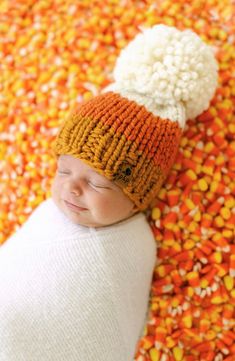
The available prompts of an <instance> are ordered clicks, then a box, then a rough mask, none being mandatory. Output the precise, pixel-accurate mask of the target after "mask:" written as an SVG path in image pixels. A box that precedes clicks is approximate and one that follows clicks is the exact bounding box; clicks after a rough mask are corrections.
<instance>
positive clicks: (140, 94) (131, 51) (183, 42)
mask: <svg viewBox="0 0 235 361" xmlns="http://www.w3.org/2000/svg"><path fill="white" fill-rule="evenodd" d="M217 71H218V66H217V62H216V60H215V57H214V54H213V51H212V49H211V48H210V47H209V46H208V45H206V44H205V43H204V42H203V41H202V40H201V39H200V37H199V36H198V35H196V34H195V33H194V32H192V31H191V30H185V31H180V30H178V29H176V28H174V27H169V26H165V25H156V26H154V27H152V28H149V29H145V30H143V32H142V33H139V34H138V35H137V36H136V37H135V38H134V40H132V41H131V42H130V43H129V44H128V45H127V47H126V48H125V49H123V50H122V51H121V54H120V56H119V57H118V59H117V63H116V66H115V69H114V79H115V83H114V84H111V85H110V86H109V87H108V88H107V90H113V91H117V92H119V93H120V94H121V95H123V96H126V97H127V98H129V99H130V100H136V101H137V99H138V101H139V102H140V104H142V105H146V104H148V110H149V111H151V112H153V113H154V114H157V115H160V114H169V109H168V107H171V108H172V109H174V107H175V109H176V115H175V116H174V111H173V110H172V109H171V110H170V113H171V114H172V119H171V120H177V121H179V122H181V126H184V122H185V120H186V119H189V118H194V117H196V116H198V115H199V114H201V113H202V112H203V111H204V110H206V109H207V108H208V106H209V102H210V100H211V99H212V97H213V95H214V93H215V89H216V87H217ZM107 90H106V91H107ZM181 108H183V110H182V109H181ZM179 109H181V110H180V111H179ZM159 111H160V113H159ZM179 114H180V116H181V117H182V116H183V115H182V114H185V119H178V118H177V117H178V116H179Z"/></svg>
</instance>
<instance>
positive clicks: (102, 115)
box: [54, 92, 181, 210]
mask: <svg viewBox="0 0 235 361" xmlns="http://www.w3.org/2000/svg"><path fill="white" fill-rule="evenodd" d="M180 135H181V129H180V127H179V126H178V123H176V122H172V121H170V120H165V119H160V118H159V117H155V116H153V115H152V114H151V113H149V112H148V111H147V110H146V109H145V107H143V106H139V105H138V104H136V103H135V102H134V101H129V100H128V99H126V98H123V97H121V96H120V95H118V94H115V93H112V92H109V93H105V94H102V95H100V96H97V97H95V98H93V99H91V100H89V101H88V102H86V103H84V104H82V105H81V106H80V107H78V109H77V110H76V111H75V112H74V113H73V114H72V115H71V117H69V118H68V119H67V120H66V121H65V123H64V124H63V126H62V128H61V130H60V132H59V134H58V136H57V138H56V141H55V145H54V152H55V154H56V155H57V156H58V155H60V154H70V155H73V156H74V157H77V158H79V159H81V160H83V161H85V162H86V163H87V164H88V165H90V166H91V167H93V168H94V169H95V170H96V171H97V172H99V173H101V174H102V175H104V176H106V177H107V178H108V179H110V180H112V181H114V182H115V183H116V184H117V185H118V186H120V187H121V188H122V189H123V192H124V193H125V194H126V195H127V196H128V197H129V198H130V199H131V200H132V201H133V202H134V203H135V204H136V205H137V206H138V208H139V209H140V210H143V209H145V208H147V206H148V205H149V204H150V203H151V202H152V200H153V199H154V198H155V197H156V196H157V194H158V192H159V189H160V188H161V186H162V183H163V181H164V179H165V178H166V176H167V174H168V172H169V170H170V168H171V166H172V164H173V162H174V159H175V156H176V154H177V151H178V145H179V141H180Z"/></svg>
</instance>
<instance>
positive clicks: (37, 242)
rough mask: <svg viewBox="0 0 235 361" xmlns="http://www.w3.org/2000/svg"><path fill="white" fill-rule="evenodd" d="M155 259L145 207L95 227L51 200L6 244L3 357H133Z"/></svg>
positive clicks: (89, 360) (31, 360) (59, 360)
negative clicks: (74, 219) (80, 222)
mask: <svg viewBox="0 0 235 361" xmlns="http://www.w3.org/2000/svg"><path fill="white" fill-rule="evenodd" d="M155 261H156V243H155V240H154V237H153V234H152V231H151V229H150V227H149V225H148V223H147V221H146V219H145V215H144V214H142V213H140V214H137V215H135V216H133V217H131V218H129V219H127V220H124V221H122V222H120V223H118V224H115V225H111V226H108V227H102V228H89V227H84V226H80V225H75V224H74V223H72V222H71V221H70V220H69V219H68V218H67V217H66V216H65V215H64V214H63V213H62V212H61V211H60V210H59V209H58V208H57V206H56V205H55V204H54V202H53V200H52V199H51V198H49V199H47V200H46V201H44V202H43V203H41V204H40V206H39V207H38V208H36V210H34V212H33V213H32V215H31V216H30V217H29V219H28V220H27V222H26V223H25V224H24V225H23V226H22V227H21V228H20V229H19V230H18V231H17V232H16V233H15V234H14V235H13V236H12V237H10V238H9V239H8V240H7V242H6V243H4V244H3V245H2V246H1V247H0V361H132V360H133V358H134V353H135V348H136V344H137V342H138V339H139V338H140V337H141V333H142V331H143V328H144V324H145V321H146V315H147V310H148V300H149V292H150V287H151V281H152V275H153V270H154V266H155Z"/></svg>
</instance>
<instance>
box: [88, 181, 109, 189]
mask: <svg viewBox="0 0 235 361" xmlns="http://www.w3.org/2000/svg"><path fill="white" fill-rule="evenodd" d="M88 184H90V185H91V186H92V187H95V188H103V189H110V188H109V187H106V186H101V185H97V184H94V183H92V182H88Z"/></svg>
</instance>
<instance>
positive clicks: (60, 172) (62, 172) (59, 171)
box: [57, 169, 69, 174]
mask: <svg viewBox="0 0 235 361" xmlns="http://www.w3.org/2000/svg"><path fill="white" fill-rule="evenodd" d="M57 172H58V173H59V174H69V172H68V171H63V170H59V169H58V170H57Z"/></svg>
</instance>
